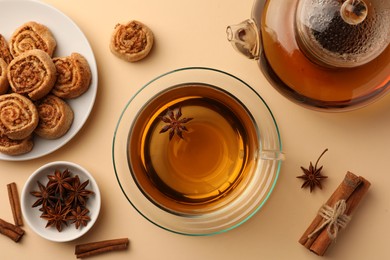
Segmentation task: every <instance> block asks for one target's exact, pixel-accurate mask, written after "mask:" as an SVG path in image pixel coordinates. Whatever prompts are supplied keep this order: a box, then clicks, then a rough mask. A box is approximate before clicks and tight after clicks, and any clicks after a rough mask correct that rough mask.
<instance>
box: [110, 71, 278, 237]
mask: <svg viewBox="0 0 390 260" xmlns="http://www.w3.org/2000/svg"><path fill="white" fill-rule="evenodd" d="M183 85H184V86H185V85H196V86H207V87H210V88H213V89H216V90H218V91H219V90H221V91H223V92H224V93H226V94H227V95H230V96H232V97H234V98H235V99H236V100H237V104H240V105H241V106H242V107H244V108H245V110H246V111H248V114H249V115H250V117H251V119H252V121H253V124H254V126H255V128H256V134H255V141H254V142H256V147H258V149H257V150H256V155H255V156H254V160H253V167H252V168H251V171H250V174H249V177H248V178H246V179H245V181H242V182H243V184H242V185H241V187H242V188H240V190H238V191H237V192H235V193H234V192H231V193H232V194H234V196H233V195H226V197H228V198H230V199H229V200H227V201H228V202H227V203H224V204H223V205H222V204H221V205H220V206H217V207H214V208H213V209H212V210H207V211H199V210H198V208H197V209H194V211H193V212H191V211H187V212H185V213H183V212H177V211H174V210H170V209H169V208H167V207H164V206H162V205H161V204H160V203H159V202H158V201H155V200H154V199H153V196H149V195H150V194H148V192H147V191H145V189H143V188H142V187H141V186H142V185H140V183H139V182H138V180H137V178H136V177H135V176H137V174H139V173H138V172H135V171H137V169H138V168H137V167H133V166H134V164H135V163H138V162H133V161H131V159H130V156H128V155H129V151H131V152H135V153H138V152H139V151H138V150H135V151H134V149H138V146H137V147H135V146H132V145H131V144H132V143H131V138H130V137H131V136H132V132H133V131H134V125H135V124H136V122H137V120H138V119H139V117H140V115H142V113H143V111H145V109H146V108H148V109H149V108H150V106H153V104H155V103H156V102H154V101H155V100H156V99H159V98H160V97H161V95H163V94H164V93H165V94H166V93H167V91H170V90H171V89H175V88H177V87H178V86H183ZM192 89H193V88H192ZM188 91H190V92H189V93H186V95H190V96H191V95H195V94H196V93H195V92H197V91H195V92H194V93H191V91H192V90H188ZM168 93H169V92H168ZM165 94H164V95H165ZM168 96H169V95H168ZM148 106H149V107H148ZM152 109H154V108H153V107H152ZM156 109H159V108H156ZM112 156H113V166H114V170H115V174H116V178H117V180H118V183H119V186H120V188H121V190H122V192H123V194H124V195H125V197H126V198H127V200H128V201H129V202H130V204H131V205H132V206H133V207H134V208H135V209H136V210H137V211H138V212H139V213H140V214H141V215H142V216H143V217H145V218H146V219H147V220H149V221H150V222H151V223H153V224H155V225H157V226H159V227H161V228H163V229H165V230H168V231H171V232H174V233H178V234H184V235H194V236H205V235H213V234H218V233H222V232H225V231H228V230H231V229H233V228H235V227H238V226H239V225H241V224H242V223H244V222H245V221H247V220H248V219H249V218H251V217H252V216H253V215H254V214H255V213H256V212H258V211H259V210H260V209H261V208H262V206H263V205H264V203H265V202H266V201H267V199H268V197H269V196H270V194H271V193H272V191H273V189H274V187H275V184H276V182H277V179H278V175H279V171H280V167H281V163H282V160H283V158H284V157H283V153H282V146H281V139H280V135H279V130H278V127H277V124H276V121H275V119H274V117H273V115H272V112H271V111H270V109H269V107H268V105H267V104H266V103H265V101H264V100H263V99H262V97H261V96H260V95H259V94H258V93H257V92H256V91H255V90H254V89H253V88H252V87H250V86H249V85H248V84H246V83H245V82H244V81H242V80H241V79H239V78H237V77H235V76H233V75H231V74H229V73H227V72H224V71H220V70H217V69H212V68H204V67H189V68H181V69H177V70H173V71H170V72H167V73H165V74H162V75H160V76H158V77H157V78H155V79H153V80H151V81H150V82H148V83H147V84H146V85H144V86H143V87H142V88H141V89H140V90H139V91H138V92H137V93H136V94H135V95H134V96H133V97H132V98H131V99H130V100H129V101H128V103H127V105H126V107H125V108H124V110H123V112H122V114H121V115H120V118H119V121H118V124H117V126H116V129H115V133H114V138H113V146H112ZM157 156H159V155H158V154H157ZM161 156H165V155H163V153H162V152H161ZM229 196H230V197H229ZM168 199H169V198H168ZM178 203H179V202H178Z"/></svg>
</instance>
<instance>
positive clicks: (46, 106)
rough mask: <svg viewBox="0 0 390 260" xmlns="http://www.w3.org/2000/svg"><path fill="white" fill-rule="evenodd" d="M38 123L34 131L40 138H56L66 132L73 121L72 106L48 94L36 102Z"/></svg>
mask: <svg viewBox="0 0 390 260" xmlns="http://www.w3.org/2000/svg"><path fill="white" fill-rule="evenodd" d="M37 109H38V114H39V124H38V126H37V128H36V129H35V133H36V134H37V135H39V136H40V137H42V138H46V139H56V138H59V137H61V136H63V135H65V134H66V132H68V130H69V128H70V126H71V125H72V122H73V110H72V108H71V107H70V106H69V105H68V104H67V103H66V102H65V101H64V100H62V99H61V98H59V97H57V96H54V95H48V96H46V97H45V98H44V99H43V100H42V101H40V102H39V103H38V104H37Z"/></svg>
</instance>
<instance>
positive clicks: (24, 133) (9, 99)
mask: <svg viewBox="0 0 390 260" xmlns="http://www.w3.org/2000/svg"><path fill="white" fill-rule="evenodd" d="M38 121H39V117H38V111H37V108H36V107H35V105H34V103H33V102H32V101H31V100H30V99H28V98H26V97H24V96H22V95H20V94H17V93H11V94H4V95H1V96H0V136H4V135H5V136H7V137H8V138H10V139H13V140H21V139H24V138H26V137H28V136H29V135H31V133H32V132H33V131H34V129H35V128H36V127H37V125H38Z"/></svg>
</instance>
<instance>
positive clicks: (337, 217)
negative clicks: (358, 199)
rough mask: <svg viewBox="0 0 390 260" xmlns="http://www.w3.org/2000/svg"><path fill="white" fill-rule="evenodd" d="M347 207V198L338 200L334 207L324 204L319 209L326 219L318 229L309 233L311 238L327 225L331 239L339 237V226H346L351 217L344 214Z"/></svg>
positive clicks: (319, 213) (319, 212)
mask: <svg viewBox="0 0 390 260" xmlns="http://www.w3.org/2000/svg"><path fill="white" fill-rule="evenodd" d="M346 209H347V203H346V202H345V200H339V201H337V202H336V204H335V205H334V207H333V208H332V207H330V206H328V205H326V204H325V205H323V206H322V207H321V208H320V210H319V211H318V215H320V216H321V217H322V218H323V219H324V220H325V221H324V222H323V223H322V225H321V226H319V227H318V228H317V229H316V230H314V231H313V232H312V233H310V234H309V236H308V237H309V238H312V237H313V236H314V235H315V234H316V233H317V232H319V231H321V230H322V229H323V228H325V227H326V231H327V233H328V236H329V238H330V239H332V240H334V239H335V238H336V237H337V234H338V232H339V228H345V227H346V226H347V224H348V222H349V221H350V220H351V217H349V216H347V215H345V214H344V212H345V210H346Z"/></svg>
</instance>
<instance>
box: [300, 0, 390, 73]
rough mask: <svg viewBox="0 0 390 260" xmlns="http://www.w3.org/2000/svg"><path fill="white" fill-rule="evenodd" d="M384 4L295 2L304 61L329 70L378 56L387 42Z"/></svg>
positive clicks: (389, 26)
mask: <svg viewBox="0 0 390 260" xmlns="http://www.w3.org/2000/svg"><path fill="white" fill-rule="evenodd" d="M385 7H386V6H385V4H384V1H363V0H346V1H341V0H299V1H298V4H297V12H296V18H295V19H296V30H297V41H298V43H299V44H300V47H301V49H302V50H303V51H304V52H305V54H306V55H307V56H308V58H310V59H312V60H313V61H314V62H317V63H319V64H320V65H324V66H330V67H356V66H360V65H362V64H365V63H367V62H370V61H371V60H373V59H374V58H376V57H377V56H379V55H380V54H381V53H382V52H383V50H384V49H385V48H386V47H387V45H388V44H389V40H390V9H389V8H385Z"/></svg>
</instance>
